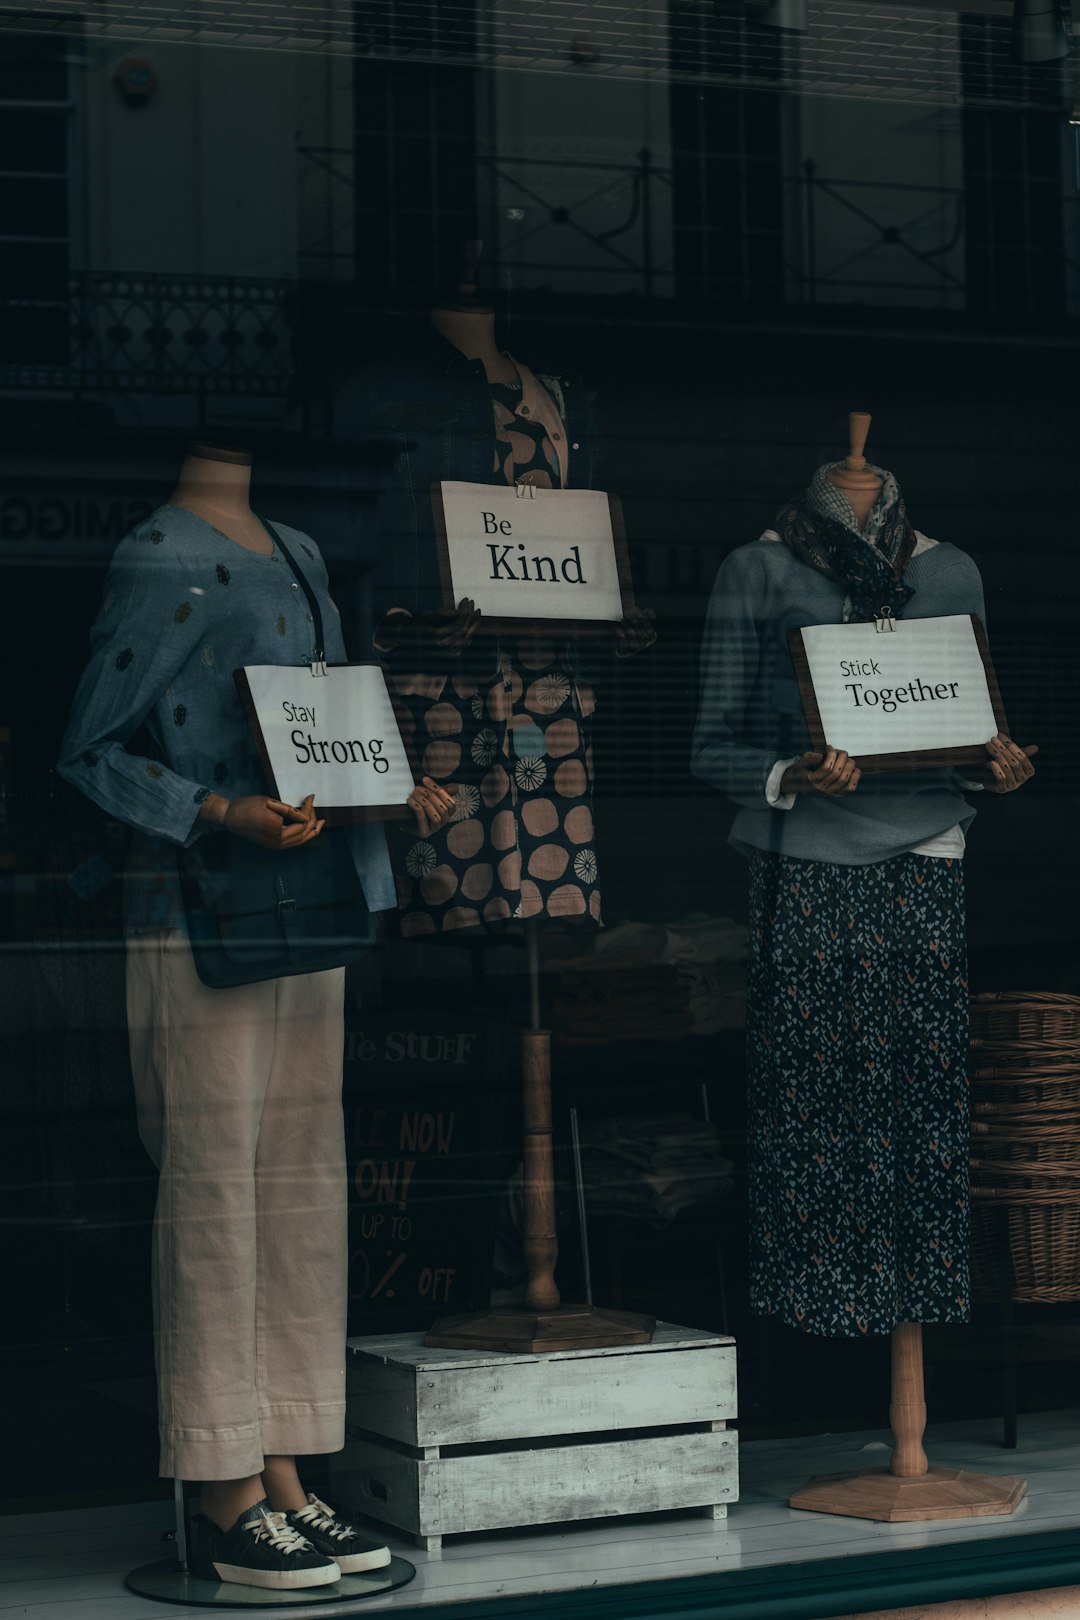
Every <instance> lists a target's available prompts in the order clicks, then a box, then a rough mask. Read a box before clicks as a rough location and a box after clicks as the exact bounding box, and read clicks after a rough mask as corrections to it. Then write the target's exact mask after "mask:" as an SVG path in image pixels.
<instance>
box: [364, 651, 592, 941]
mask: <svg viewBox="0 0 1080 1620" xmlns="http://www.w3.org/2000/svg"><path fill="white" fill-rule="evenodd" d="M395 686H396V689H397V693H398V696H399V698H400V699H401V700H402V702H403V704H404V705H405V706H406V708H407V720H406V725H407V726H411V727H412V743H413V747H414V750H415V753H416V755H417V759H418V762H419V764H420V766H421V768H422V769H423V770H424V771H425V772H426V773H427V774H428V775H429V776H433V777H434V778H435V779H436V781H439V782H447V783H450V782H452V783H454V784H456V785H457V788H458V792H457V808H456V811H455V813H454V816H453V819H452V820H451V821H450V822H448V823H447V825H446V826H444V827H441V828H439V830H438V831H437V832H435V833H433V834H432V835H431V837H430V838H417V837H416V835H415V834H406V833H403V832H402V831H401V830H400V829H395V831H394V834H393V836H392V838H391V859H392V861H393V865H394V872H395V877H396V880H397V890H398V904H399V912H398V926H399V928H400V931H401V934H402V936H403V937H405V938H409V937H415V936H417V935H424V934H440V933H448V932H452V931H454V930H456V929H458V928H468V927H477V926H483V925H489V924H493V923H494V924H498V923H501V922H503V921H505V920H506V919H507V918H510V917H519V918H520V917H540V916H543V917H551V918H560V919H564V918H565V919H574V920H578V921H582V922H585V923H592V924H593V925H594V926H595V925H598V924H599V923H600V921H601V912H600V889H599V886H598V872H597V863H596V849H595V842H594V834H593V809H592V786H593V769H592V746H591V737H590V730H591V727H590V717H591V715H592V713H593V710H594V708H595V700H594V697H593V693H592V689H591V687H589V686H587V685H586V684H585V683H583V682H582V681H581V680H580V679H578V678H577V677H576V676H575V675H574V674H573V673H572V671H571V670H570V669H569V668H568V666H567V664H566V662H565V661H564V660H562V659H560V658H559V656H558V655H557V649H556V648H555V647H553V646H552V645H551V644H550V643H548V642H545V641H542V640H540V639H539V638H528V639H527V638H525V637H521V638H519V640H518V642H517V643H516V644H514V645H512V646H510V647H505V646H504V648H503V650H502V653H501V656H500V658H499V660H498V663H497V666H496V668H495V670H494V672H493V673H492V675H491V676H490V677H487V678H481V679H477V678H476V677H474V676H472V675H466V674H464V673H463V674H455V675H452V676H450V677H449V678H446V677H438V678H436V679H435V680H434V682H433V681H432V679H431V677H426V676H422V675H416V676H404V677H398V678H397V679H396V681H395Z"/></svg>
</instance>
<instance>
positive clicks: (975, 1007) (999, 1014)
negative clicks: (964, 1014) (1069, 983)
mask: <svg viewBox="0 0 1080 1620" xmlns="http://www.w3.org/2000/svg"><path fill="white" fill-rule="evenodd" d="M971 1034H972V1037H973V1039H975V1040H976V1041H1005V1042H1008V1043H1010V1044H1011V1043H1013V1042H1023V1043H1025V1044H1029V1043H1031V1042H1036V1043H1038V1044H1039V1045H1040V1046H1044V1047H1048V1048H1050V1049H1052V1050H1056V1051H1063V1050H1064V1051H1065V1054H1066V1055H1067V1051H1068V1049H1069V1048H1070V1047H1071V1050H1072V1052H1073V1053H1074V1061H1080V996H1067V995H1059V994H1056V993H1053V992H1050V991H1046V992H1034V991H1033V992H1025V993H1022V994H1021V993H1016V992H1012V991H992V992H989V993H987V994H985V995H981V996H972V998H971ZM1048 1055H1049V1054H1048Z"/></svg>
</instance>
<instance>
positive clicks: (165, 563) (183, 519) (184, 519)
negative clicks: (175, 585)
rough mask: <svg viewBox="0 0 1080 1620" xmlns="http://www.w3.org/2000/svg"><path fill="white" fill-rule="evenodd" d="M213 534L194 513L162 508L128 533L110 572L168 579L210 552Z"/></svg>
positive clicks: (111, 565) (114, 553) (114, 556)
mask: <svg viewBox="0 0 1080 1620" xmlns="http://www.w3.org/2000/svg"><path fill="white" fill-rule="evenodd" d="M212 535H213V531H212V530H211V529H210V528H209V527H208V525H207V524H205V523H203V522H202V520H201V519H200V518H197V517H196V516H195V514H194V513H193V512H185V511H184V510H183V508H182V507H179V506H159V507H158V508H157V509H156V510H155V511H153V512H151V513H149V514H148V516H146V517H145V518H143V519H142V521H141V522H140V523H136V524H135V526H134V528H132V529H129V530H128V532H127V534H125V536H124V538H123V539H122V540H121V541H120V542H119V543H118V545H117V547H116V550H115V551H114V552H113V555H112V561H111V564H110V569H111V570H112V571H114V572H117V571H118V572H121V573H139V574H147V575H149V574H154V575H165V576H167V575H169V574H172V573H175V572H176V571H178V570H184V569H186V568H188V567H190V563H191V559H192V557H198V556H200V555H201V554H202V553H203V552H204V551H205V550H206V548H207V545H208V543H209V541H210V540H211V538H212Z"/></svg>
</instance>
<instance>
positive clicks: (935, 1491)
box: [789, 1322, 1027, 1524]
mask: <svg viewBox="0 0 1080 1620" xmlns="http://www.w3.org/2000/svg"><path fill="white" fill-rule="evenodd" d="M889 1416H890V1418H891V1420H892V1429H893V1439H894V1441H895V1449H894V1451H893V1455H892V1462H891V1464H890V1466H889V1467H888V1468H871V1469H867V1470H865V1471H863V1472H860V1473H857V1474H830V1475H825V1476H823V1477H822V1478H820V1479H812V1480H811V1481H810V1483H809V1484H808V1485H804V1486H803V1487H802V1489H801V1490H798V1491H796V1492H795V1495H794V1496H792V1497H791V1498H790V1499H789V1506H791V1507H793V1508H804V1509H806V1510H808V1511H809V1512H811V1513H839V1514H842V1515H844V1516H846V1517H848V1518H854V1519H881V1520H884V1521H886V1522H887V1523H890V1524H899V1523H902V1522H903V1521H905V1520H914V1519H979V1518H983V1517H985V1516H987V1515H989V1514H993V1513H1012V1512H1013V1511H1014V1509H1015V1508H1016V1505H1017V1503H1018V1502H1019V1501H1020V1500H1021V1498H1022V1497H1023V1495H1024V1492H1025V1491H1026V1490H1027V1481H1026V1480H1024V1479H1019V1478H1017V1476H1016V1475H1013V1474H969V1473H967V1472H966V1471H965V1470H964V1469H962V1468H931V1467H930V1466H929V1464H928V1462H927V1460H926V1452H925V1451H924V1450H923V1443H922V1442H923V1433H924V1431H925V1429H926V1400H925V1393H924V1384H923V1354H922V1328H921V1327H920V1326H919V1325H918V1323H915V1322H904V1323H902V1324H901V1325H900V1326H899V1327H898V1328H897V1329H896V1331H895V1332H894V1333H893V1336H892V1405H891V1407H890V1411H889Z"/></svg>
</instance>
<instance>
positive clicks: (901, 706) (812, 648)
mask: <svg viewBox="0 0 1080 1620" xmlns="http://www.w3.org/2000/svg"><path fill="white" fill-rule="evenodd" d="M788 642H789V645H790V647H791V656H792V659H793V660H794V663H795V672H796V675H797V677H798V682H799V690H800V693H801V695H802V701H803V709H804V712H805V714H806V721H807V726H808V729H809V732H810V740H811V743H812V745H813V746H814V748H816V749H819V750H824V749H825V748H842V749H843V750H844V751H845V752H846V753H848V754H851V755H852V757H853V758H855V759H856V760H857V761H858V763H859V765H860V767H861V768H862V769H863V770H864V771H895V770H903V769H917V768H920V767H923V766H928V765H975V764H980V763H983V762H985V760H986V758H987V754H986V746H985V745H986V743H987V742H989V740H990V738H991V737H993V736H994V735H995V733H997V732H1004V733H1006V734H1007V733H1008V725H1007V722H1006V719H1005V713H1004V710H1003V708H1002V705H1001V695H1000V693H999V691H998V684H997V678H996V676H995V674H994V667H993V665H992V663H991V662H990V653H989V650H988V648H987V644H986V635H985V632H984V631H983V627H982V623H981V622H980V620H979V619H978V617H977V616H976V615H975V614H973V613H972V614H963V615H961V614H957V615H955V616H949V617H947V618H935V619H900V620H898V621H896V623H895V625H894V626H893V627H892V628H891V629H890V628H887V626H886V625H882V626H879V625H878V624H815V625H807V626H805V627H804V628H803V629H801V630H792V631H791V632H790V633H789V636H788Z"/></svg>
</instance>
